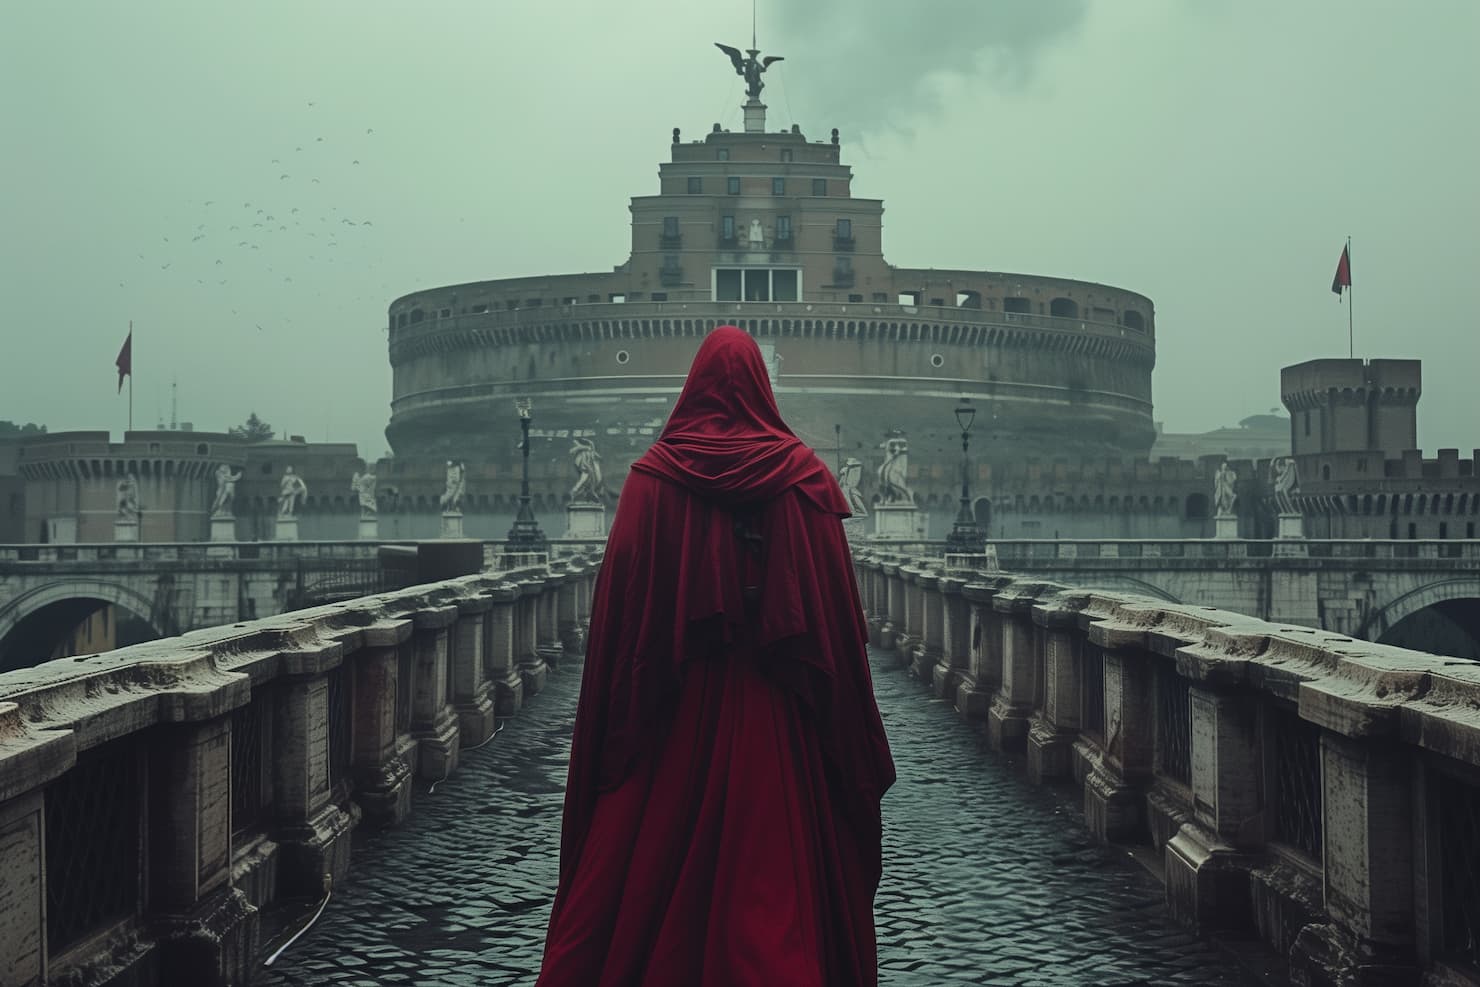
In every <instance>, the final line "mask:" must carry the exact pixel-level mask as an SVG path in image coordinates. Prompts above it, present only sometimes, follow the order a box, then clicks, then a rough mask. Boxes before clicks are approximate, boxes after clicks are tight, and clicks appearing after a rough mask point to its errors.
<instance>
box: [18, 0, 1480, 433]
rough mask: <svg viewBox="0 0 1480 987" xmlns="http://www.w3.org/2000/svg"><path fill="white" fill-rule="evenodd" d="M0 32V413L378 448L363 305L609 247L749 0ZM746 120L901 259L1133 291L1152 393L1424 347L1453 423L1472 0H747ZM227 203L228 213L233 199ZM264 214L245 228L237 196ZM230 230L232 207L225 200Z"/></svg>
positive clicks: (1477, 330)
mask: <svg viewBox="0 0 1480 987" xmlns="http://www.w3.org/2000/svg"><path fill="white" fill-rule="evenodd" d="M5 11H6V13H5V17H4V26H3V32H0V101H3V102H0V106H3V119H4V123H5V132H6V138H5V141H4V144H3V147H4V149H3V151H0V177H3V182H0V229H3V230H4V237H3V240H0V242H3V248H0V249H3V265H0V288H3V291H0V298H3V300H4V304H5V308H6V312H5V319H4V329H3V333H4V336H3V340H4V342H3V350H0V419H6V418H8V419H15V420H19V421H30V420H35V421H38V422H42V423H45V424H46V425H48V426H49V427H50V428H51V429H53V430H61V429H73V428H111V429H113V430H114V431H115V432H119V431H121V430H122V428H123V427H124V424H125V419H126V403H125V399H124V398H121V397H118V396H117V395H116V394H115V383H116V378H115V374H114V370H113V359H114V357H115V355H116V353H117V350H118V347H119V344H120V343H121V342H122V341H123V338H124V335H125V333H126V331H127V326H128V321H129V320H130V319H133V320H134V327H135V340H134V343H135V345H134V361H135V368H136V371H137V382H136V389H135V424H136V426H138V427H148V426H150V425H152V424H153V423H154V422H155V421H156V420H158V419H159V418H161V417H163V418H166V419H167V418H168V417H169V414H170V384H171V382H172V381H174V380H178V383H179V415H180V418H181V419H182V420H189V421H193V422H194V423H195V425H196V427H197V428H201V429H219V428H225V427H226V426H228V425H230V424H234V423H238V422H240V421H242V420H243V419H244V418H246V416H247V413H248V412H250V411H254V410H255V411H256V412H257V413H258V414H259V415H261V416H262V417H263V418H265V419H266V420H267V421H269V422H271V423H272V424H273V425H274V426H276V427H277V428H278V429H279V431H280V432H284V433H286V432H294V433H300V434H303V435H305V436H307V437H308V438H310V439H313V440H322V439H326V438H327V439H331V440H339V441H353V442H357V443H359V445H360V450H361V452H362V453H366V454H369V455H378V454H380V453H381V452H382V451H384V450H385V448H386V444H385V441H384V438H383V435H382V430H383V429H384V427H385V423H386V420H387V417H388V414H389V409H388V402H389V395H390V370H389V366H388V363H387V359H386V352H385V342H386V340H385V335H384V332H383V327H384V324H385V309H386V305H387V304H388V302H389V301H390V300H391V299H392V298H393V297H395V296H397V295H400V294H404V293H406V292H408V291H412V290H415V289H419V288H424V287H428V286H432V285H437V284H447V283H453V282H458V281H466V280H476V279H483V278H498V277H506V276H514V275H528V274H541V273H566V272H579V271H597V270H609V269H610V268H611V266H612V265H613V264H617V263H620V262H621V261H623V260H624V259H625V258H626V255H627V250H628V245H629V214H628V211H627V200H628V197H629V196H632V195H645V194H652V193H653V192H655V191H656V187H657V164H658V162H659V160H660V159H661V158H662V157H663V156H664V155H666V153H667V150H668V142H669V132H670V130H671V129H672V128H673V127H675V126H678V127H681V128H683V130H684V133H685V135H686V138H687V137H699V136H702V134H703V133H704V132H705V131H707V130H708V129H709V127H710V125H711V124H712V123H714V122H715V121H719V122H721V123H723V124H724V125H726V126H729V127H733V128H735V129H739V127H740V113H739V103H740V101H741V99H742V98H743V94H742V86H743V83H742V80H740V79H739V78H737V77H736V76H735V75H734V73H733V70H732V69H731V68H730V66H729V64H728V62H727V61H726V59H725V57H724V56H723V55H722V54H720V53H719V52H717V51H716V50H715V49H714V48H713V46H712V43H713V42H715V41H723V42H726V43H728V44H735V45H741V46H743V43H744V42H746V41H748V40H749V37H750V10H749V5H748V4H747V3H744V2H743V0H726V2H714V0H709V2H706V3H702V4H696V3H693V2H691V0H627V2H624V3H615V2H612V0H481V2H471V0H468V2H461V3H451V2H444V3H416V4H412V3H394V4H393V3H389V2H376V3H364V2H305V0H256V2H253V3H247V4H243V3H237V4H226V3H214V2H206V3H202V2H200V0H179V2H169V3H165V2H140V3H118V2H113V0H109V2H92V3H87V2H82V3H65V4H63V3H53V2H50V0H11V2H9V3H7V4H6V5H5ZM759 24H760V44H761V48H762V49H763V50H764V51H766V52H767V53H775V54H780V55H784V56H785V57H786V61H784V62H782V63H780V64H778V65H776V66H774V67H773V69H772V71H771V73H769V74H768V76H767V80H768V86H767V89H766V99H767V101H768V103H769V104H770V107H771V110H770V123H771V125H772V126H773V127H774V128H775V129H782V128H784V127H787V126H789V125H790V124H791V123H793V122H795V123H797V124H799V125H800V126H801V128H802V131H803V132H804V133H806V134H807V135H808V136H810V137H812V138H814V139H815V138H822V137H826V135H827V132H828V130H829V129H830V128H832V127H838V128H839V129H840V130H841V131H842V141H843V148H844V151H843V154H844V161H845V162H847V163H849V164H851V165H852V166H853V168H854V174H855V176H856V181H855V185H854V189H855V192H856V194H858V195H861V196H868V197H877V198H882V199H883V200H884V201H885V209H886V212H885V254H886V257H887V258H888V259H889V260H891V261H892V262H893V263H896V264H900V265H904V266H917V267H918V266H934V267H955V268H982V269H990V270H1001V271H1019V272H1029V273H1037V274H1049V275H1060V276H1066V277H1075V278H1082V279H1086V280H1091V281H1105V282H1109V283H1111V284H1115V285H1119V286H1122V287H1126V288H1130V289H1133V290H1136V291H1140V292H1143V293H1145V294H1147V295H1149V296H1151V298H1152V299H1153V300H1154V301H1155V303H1156V308H1157V326H1158V330H1159V331H1158V354H1157V369H1156V375H1155V398H1156V417H1157V418H1158V419H1160V420H1163V421H1165V422H1166V424H1167V428H1168V429H1169V430H1171V431H1201V430H1206V429H1211V428H1215V427H1218V426H1220V425H1227V424H1233V423H1235V422H1237V421H1238V420H1239V419H1240V418H1243V417H1245V416H1247V415H1251V414H1256V413H1260V412H1264V411H1267V410H1269V409H1270V408H1272V407H1275V406H1277V405H1278V403H1279V385H1278V381H1279V368H1280V367H1281V366H1282V365H1285V364H1289V363H1294V362H1297V361H1300V360H1306V359H1311V358H1315V357H1323V356H1333V357H1334V356H1345V355H1346V351H1347V339H1346V331H1347V321H1346V319H1347V316H1346V309H1345V307H1344V305H1342V304H1339V303H1338V302H1337V300H1336V297H1335V296H1334V295H1332V294H1331V292H1330V283H1331V277H1332V273H1333V271H1334V269H1335V266H1336V261H1337V258H1338V256H1339V254H1340V251H1341V247H1342V244H1343V243H1344V242H1345V238H1346V237H1347V236H1348V235H1351V236H1352V237H1353V238H1354V249H1353V255H1354V280H1355V304H1356V309H1355V315H1356V337H1357V353H1358V355H1359V356H1368V357H1375V356H1391V357H1417V358H1421V359H1422V360H1423V361H1424V389H1425V396H1424V398H1423V402H1422V404H1421V405H1420V418H1419V439H1420V442H1421V443H1422V444H1423V445H1424V446H1425V448H1427V449H1429V450H1430V451H1432V450H1433V449H1435V448H1438V447H1440V446H1460V447H1461V448H1464V449H1466V450H1468V449H1469V448H1470V447H1472V446H1475V445H1480V415H1477V414H1476V409H1477V402H1476V399H1475V383H1474V382H1475V377H1476V371H1477V368H1480V320H1477V319H1476V317H1475V316H1474V314H1473V312H1474V309H1467V308H1465V305H1466V304H1469V303H1468V302H1467V301H1466V299H1467V298H1468V297H1469V295H1470V292H1471V291H1472V290H1473V286H1474V283H1475V282H1476V280H1477V277H1480V193H1477V190H1476V177H1475V176H1477V175H1480V135H1477V132H1476V128H1475V125H1474V120H1475V115H1474V109H1473V100H1474V98H1475V94H1476V93H1480V68H1477V64H1480V59H1477V58H1476V57H1475V53H1474V47H1475V43H1476V40H1477V39H1480V4H1477V3H1475V2H1474V0H1424V2H1421V3H1416V4H1406V5H1400V4H1398V3H1396V2H1386V0H1384V2H1376V0H1303V2H1300V3H1290V2H1288V0H1237V2H1234V0H1227V2H1213V0H1115V2H1113V3H1112V2H1110V0H1098V2H1093V3H1080V2H1075V0H1010V2H1009V0H1003V2H992V0H909V2H904V0H846V2H845V0H808V2H807V3H797V2H791V3H783V2H782V0H760V5H759ZM258 210H261V212H259V211H258ZM269 216H270V217H272V218H271V219H268V218H267V217H269ZM257 223H261V224H262V225H261V226H256V225H254V224H257Z"/></svg>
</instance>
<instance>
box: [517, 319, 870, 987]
mask: <svg viewBox="0 0 1480 987" xmlns="http://www.w3.org/2000/svg"><path fill="white" fill-rule="evenodd" d="M848 513H849V512H848V505H847V503H846V502H845V500H844V499H843V496H842V492H841V491H840V490H839V489H838V486H837V484H836V483H835V482H834V480H833V478H832V477H831V476H830V475H829V473H828V471H827V469H826V467H825V466H824V465H823V464H822V463H821V461H819V460H818V458H817V457H816V455H815V454H814V453H813V452H812V451H811V450H810V449H808V448H807V447H806V446H805V445H804V444H803V443H802V441H801V440H800V439H798V438H797V437H796V435H794V434H793V433H792V431H791V430H790V429H789V428H787V426H786V423H785V422H783V421H782V420H781V415H780V413H779V412H778V411H777V409H776V401H775V398H774V397H773V395H772V393H771V386H770V382H769V380H768V378H767V375H766V368H765V364H764V362H763V361H762V358H761V354H760V349H759V348H758V347H757V346H756V344H755V341H754V340H753V339H751V338H750V336H748V335H747V334H746V333H744V332H742V331H741V330H739V329H736V328H734V327H729V326H727V327H723V328H720V329H716V330H715V331H714V332H712V333H710V334H709V336H708V337H707V338H706V339H705V341H704V343H703V345H702V346H701V347H700V348H699V352H698V354H697V355H696V356H695V358H694V363H693V366H692V368H691V369H690V371H689V376H688V380H687V381H686V382H685V384H684V389H683V393H682V394H681V395H680V396H679V399H678V403H677V404H676V405H675V406H674V409H673V413H672V415H670V416H669V419H668V423H667V425H666V426H665V427H664V429H663V432H662V435H661V436H659V438H658V441H657V442H656V443H655V444H654V446H653V447H652V449H650V450H649V451H648V452H647V453H646V454H645V455H644V456H643V457H642V458H641V459H639V460H638V461H637V462H636V463H635V464H633V467H632V472H631V473H630V474H629V476H628V478H627V480H626V482H625V484H624V485H623V488H622V496H621V500H620V502H619V504H618V507H617V513H616V517H615V519H614V520H613V523H612V531H611V536H610V538H609V539H608V542H607V550H606V556H605V560H604V562H603V564H602V568H601V573H600V576H599V577H598V579H597V585H596V590H595V594H594V597H593V600H592V613H591V635H590V641H589V645H588V648H587V655H586V665H585V669H584V672H583V674H582V679H581V697H580V701H579V705H578V707H577V711H576V724H575V736H574V739H573V743H572V747H571V760H570V773H569V778H568V781H567V786H566V795H565V818H564V826H563V831H562V839H561V849H560V886H559V889H558V891H557V892H556V896H555V906H554V910H553V912H552V913H551V916H550V927H549V932H548V935H547V937H546V942H545V957H544V965H543V969H542V971H541V974H540V979H539V984H540V987H565V985H579V987H596V985H611V987H618V985H621V987H628V985H635V984H644V985H659V984H673V985H683V987H700V985H703V987H719V985H730V984H756V985H787V987H792V985H797V987H801V985H848V987H853V985H860V984H866V985H872V984H875V983H877V971H876V960H875V945H874V926H873V897H874V892H875V890H876V889H877V887H878V881H879V873H880V856H881V834H880V820H879V802H880V799H881V798H882V797H883V794H884V792H885V791H886V790H887V789H888V788H889V786H890V785H891V784H892V783H893V781H894V764H893V761H892V759H891V757H890V754H889V746H888V742H887V741H886V739H885V737H884V728H883V723H882V722H881V720H880V718H879V711H878V706H877V705H876V703H875V701H874V694H873V683H872V681H871V679H870V677H869V672H868V661H867V656H866V655H865V652H864V645H865V642H866V640H867V634H866V630H865V626H864V621H863V615H862V611H861V609H860V605H859V596H858V589H857V586H856V584H855V583H854V579H853V570H852V566H851V562H850V558H849V554H848V547H847V543H846V541H845V540H844V537H843V530H842V524H841V518H843V517H846V516H848Z"/></svg>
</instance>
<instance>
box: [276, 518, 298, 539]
mask: <svg viewBox="0 0 1480 987" xmlns="http://www.w3.org/2000/svg"><path fill="white" fill-rule="evenodd" d="M272 540H273V541H297V540H298V519H297V518H296V517H280V518H278V519H277V522H276V523H275V524H274V526H273V539H272Z"/></svg>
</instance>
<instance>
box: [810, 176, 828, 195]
mask: <svg viewBox="0 0 1480 987" xmlns="http://www.w3.org/2000/svg"><path fill="white" fill-rule="evenodd" d="M812 194H813V195H826V194H827V179H826V178H814V179H812Z"/></svg>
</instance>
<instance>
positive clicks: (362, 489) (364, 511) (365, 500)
mask: <svg viewBox="0 0 1480 987" xmlns="http://www.w3.org/2000/svg"><path fill="white" fill-rule="evenodd" d="M375 486H376V478H375V471H374V470H373V469H371V468H370V467H369V466H368V465H367V466H366V467H365V472H363V473H361V472H360V471H359V470H356V471H355V475H354V478H353V479H351V480H350V481H349V489H350V491H351V492H352V493H354V495H355V497H356V498H358V500H359V502H360V519H361V520H366V519H369V518H374V517H376V516H377V515H378V514H379V513H380V506H379V504H378V503H377V502H376V500H375Z"/></svg>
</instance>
